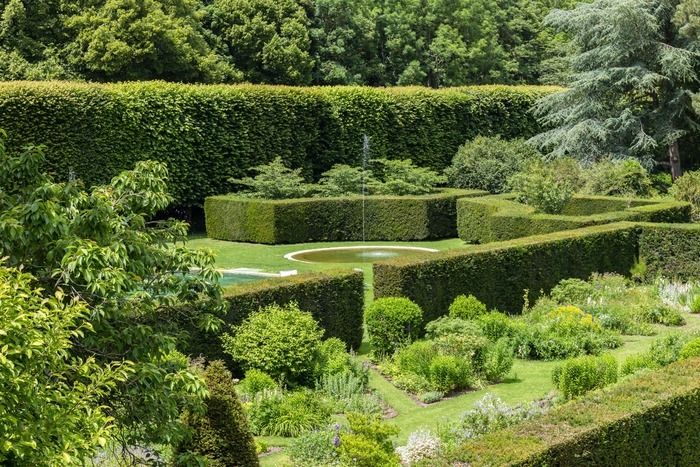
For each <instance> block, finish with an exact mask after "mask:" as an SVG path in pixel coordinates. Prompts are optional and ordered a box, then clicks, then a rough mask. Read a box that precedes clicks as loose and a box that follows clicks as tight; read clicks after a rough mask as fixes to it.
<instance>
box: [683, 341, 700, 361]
mask: <svg viewBox="0 0 700 467" xmlns="http://www.w3.org/2000/svg"><path fill="white" fill-rule="evenodd" d="M692 357H700V337H696V338H695V339H693V340H691V341H689V342H688V343H687V344H685V345H684V346H683V348H682V349H681V353H680V358H681V359H684V358H692Z"/></svg>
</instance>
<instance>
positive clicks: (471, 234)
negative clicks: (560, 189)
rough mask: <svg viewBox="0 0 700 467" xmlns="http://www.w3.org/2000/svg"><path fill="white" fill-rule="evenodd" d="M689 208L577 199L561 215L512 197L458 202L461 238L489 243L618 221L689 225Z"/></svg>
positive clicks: (678, 204) (656, 201)
mask: <svg viewBox="0 0 700 467" xmlns="http://www.w3.org/2000/svg"><path fill="white" fill-rule="evenodd" d="M690 209H691V207H690V204H688V203H682V202H678V201H674V200H668V199H636V198H629V199H625V198H614V197H608V196H576V197H574V198H572V199H571V201H570V202H569V203H568V204H567V205H566V206H565V208H564V211H563V212H562V213H561V214H542V213H536V212H535V210H534V208H532V207H531V206H527V205H525V204H522V203H518V202H516V201H515V199H514V196H513V195H497V196H487V197H482V198H473V199H464V200H459V201H458V203H457V228H458V231H459V237H460V238H461V239H462V240H464V241H466V242H469V243H488V242H497V241H502V240H510V239H513V238H520V237H529V236H531V235H541V234H545V233H550V232H558V231H560V230H570V229H577V228H581V227H587V226H591V225H599V224H608V223H611V222H618V221H625V220H627V221H649V222H689V221H690Z"/></svg>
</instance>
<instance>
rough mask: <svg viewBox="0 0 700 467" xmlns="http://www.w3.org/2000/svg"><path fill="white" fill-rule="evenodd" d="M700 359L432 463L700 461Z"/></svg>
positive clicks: (472, 442) (476, 442)
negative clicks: (699, 415)
mask: <svg viewBox="0 0 700 467" xmlns="http://www.w3.org/2000/svg"><path fill="white" fill-rule="evenodd" d="M698 413H700V358H695V359H691V360H684V361H680V362H676V363H674V364H671V365H670V366H668V367H665V368H662V369H660V370H657V371H653V372H646V373H642V374H641V375H639V376H637V377H634V378H632V379H629V380H627V381H624V382H622V383H620V384H617V385H615V386H612V387H610V388H608V389H603V390H600V391H594V392H592V393H589V394H587V395H586V396H584V397H583V398H581V399H579V400H576V401H573V402H569V403H567V404H564V405H562V406H560V407H557V408H555V409H553V410H552V411H551V412H550V413H548V414H546V415H544V416H542V417H536V418H533V419H531V420H529V421H527V422H524V423H522V424H519V425H516V426H514V427H511V428H507V429H505V430H502V431H497V432H494V433H490V434H487V435H485V436H483V437H481V438H478V439H474V440H470V441H467V442H466V443H464V444H463V445H462V446H460V447H459V448H458V449H456V450H454V451H452V452H450V453H449V454H447V455H446V456H445V457H444V458H443V459H442V460H441V461H437V460H436V461H435V462H433V463H432V464H431V465H436V466H437V465H457V463H459V465H470V466H472V467H482V466H483V467H485V466H496V465H509V466H519V467H520V466H522V467H525V466H545V465H546V466H567V467H569V466H571V467H574V466H581V467H584V466H586V467H587V466H606V467H607V466H610V467H618V466H620V467H621V466H629V467H637V466H672V465H673V466H690V465H700V457H699V456H698V452H699V451H698V446H700V417H698Z"/></svg>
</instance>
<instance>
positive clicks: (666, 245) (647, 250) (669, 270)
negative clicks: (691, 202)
mask: <svg viewBox="0 0 700 467" xmlns="http://www.w3.org/2000/svg"><path fill="white" fill-rule="evenodd" d="M641 227H642V229H641V232H642V233H641V235H640V237H639V255H640V257H641V258H643V259H644V263H645V264H646V266H647V273H648V274H649V275H650V276H654V275H657V274H661V275H663V276H666V277H671V278H676V279H680V280H686V281H687V280H698V279H700V224H680V225H679V224H642V226H641Z"/></svg>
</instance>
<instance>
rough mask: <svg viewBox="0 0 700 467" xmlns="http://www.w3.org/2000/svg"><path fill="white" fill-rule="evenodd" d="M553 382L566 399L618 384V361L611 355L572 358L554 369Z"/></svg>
mask: <svg viewBox="0 0 700 467" xmlns="http://www.w3.org/2000/svg"><path fill="white" fill-rule="evenodd" d="M552 380H553V381H554V384H555V386H556V387H557V389H559V390H560V391H561V393H562V395H563V396H564V398H565V399H573V398H575V397H579V396H581V395H583V394H585V393H587V392H588V391H592V390H594V389H599V388H603V387H605V386H608V385H610V384H613V383H615V382H617V360H615V357H613V356H612V355H610V354H605V355H600V356H591V355H586V356H583V357H577V358H572V359H569V360H566V361H565V362H564V363H562V364H561V365H558V366H556V367H555V368H554V371H553V372H552Z"/></svg>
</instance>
